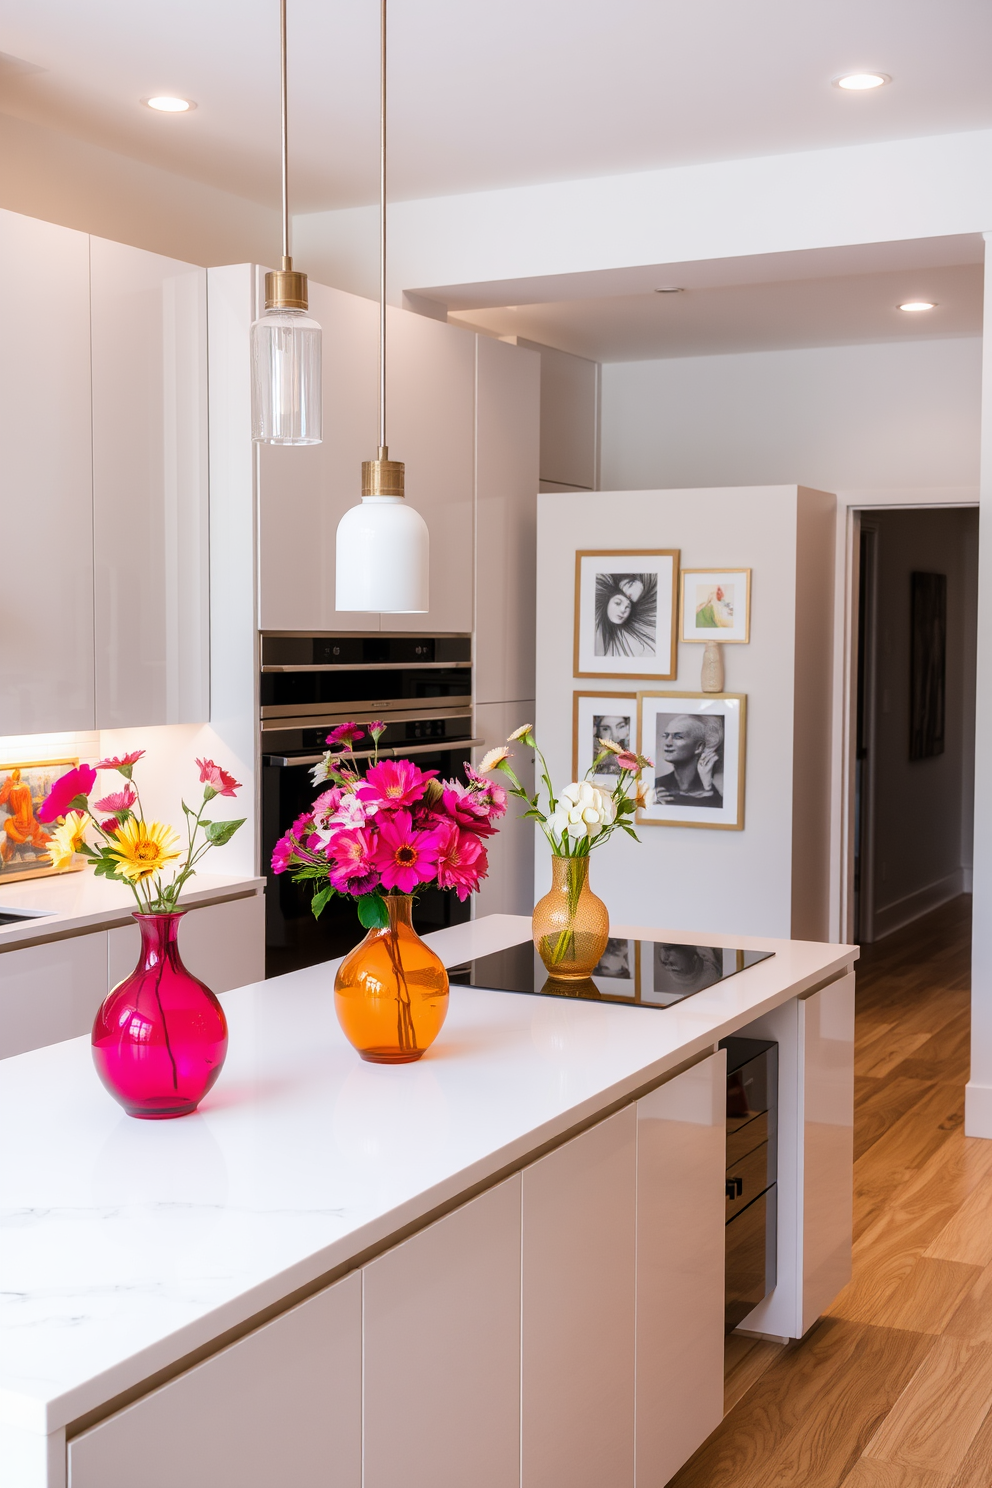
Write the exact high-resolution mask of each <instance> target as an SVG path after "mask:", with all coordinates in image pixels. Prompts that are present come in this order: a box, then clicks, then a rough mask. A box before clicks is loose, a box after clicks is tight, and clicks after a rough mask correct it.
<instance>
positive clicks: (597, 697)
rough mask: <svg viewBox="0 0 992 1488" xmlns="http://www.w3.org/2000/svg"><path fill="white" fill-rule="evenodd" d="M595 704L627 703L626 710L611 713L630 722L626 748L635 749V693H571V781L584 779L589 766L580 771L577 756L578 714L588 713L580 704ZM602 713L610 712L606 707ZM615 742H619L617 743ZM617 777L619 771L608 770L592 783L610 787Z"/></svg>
mask: <svg viewBox="0 0 992 1488" xmlns="http://www.w3.org/2000/svg"><path fill="white" fill-rule="evenodd" d="M595 702H604V703H607V704H609V703H627V704H629V707H628V708H623V709H621V708H614V709H613V710H612V711H613V713H615V714H619V715H620V716H621V717H624V716H625V717H627V718H629V720H630V729H629V737H628V740H627V748H628V749H633V748H634V747H635V745H636V742H637V693H636V692H573V693H572V779H573V780H582V779H584V778H585V772H586V770H587V769H588V768H589V765H587V766H586V767H585V769H581V770H580V765H581V760H580V758H579V754H580V750H579V728H580V717H579V715H580V713H586V712H588V709H587V708H584V707H582V704H584V703H586V704H587V703H595ZM602 711H603V712H604V713H609V712H610V711H611V710H610V709H609V707H607V708H604V709H603V710H602ZM589 727H590V730H591V729H592V718H591V717H590V719H589ZM591 737H592V735H591V733H590V738H591ZM617 742H619V741H617ZM592 758H593V759H594V758H595V755H593V756H592ZM591 763H592V759H590V764H591ZM618 775H619V771H618V770H617V771H612V770H608V771H606V772H604V776H603V780H602V782H601V780H600V777H599V775H594V776H593V777H592V782H593V784H594V785H599V784H600V783H603V784H605V785H607V786H610V785H612V784H615V783H616V777H617V776H618ZM607 776H611V777H612V779H607V778H606V777H607Z"/></svg>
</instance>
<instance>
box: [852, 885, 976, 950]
mask: <svg viewBox="0 0 992 1488" xmlns="http://www.w3.org/2000/svg"><path fill="white" fill-rule="evenodd" d="M964 875H965V870H964V869H963V868H955V870H954V872H953V873H949V874H948V875H947V877H946V878H938V879H937V881H936V883H932V884H927V885H926V887H925V888H922V889H917V890H916V892H915V894H907V895H906V896H905V898H904V899H897V900H896V901H895V903H894V904H887V905H886V906H885V908H884V909H876V910H875V915H874V921H875V923H874V925H873V926H872V929H873V931H874V936H873V938H874V939H875V940H881V939H882V937H883V936H885V935H891V934H892V932H893V931H894V930H901V929H902V927H903V926H904V925H910V924H912V922H913V921H914V920H918V919H919V918H920V916H921V915H925V914H929V913H930V911H931V910H932V909H937V908H939V906H940V905H941V904H946V903H947V901H948V900H949V899H956V898H957V896H958V895H959V894H964V893H966V892H967V890H966V889H965V887H964ZM969 876H970V875H969Z"/></svg>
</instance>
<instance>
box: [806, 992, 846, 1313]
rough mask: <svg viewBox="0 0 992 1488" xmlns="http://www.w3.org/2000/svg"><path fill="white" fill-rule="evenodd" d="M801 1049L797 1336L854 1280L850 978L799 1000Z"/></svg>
mask: <svg viewBox="0 0 992 1488" xmlns="http://www.w3.org/2000/svg"><path fill="white" fill-rule="evenodd" d="M799 1046H800V1049H801V1050H802V1057H803V1069H802V1099H803V1105H802V1133H803V1143H802V1205H803V1228H802V1236H803V1243H802V1331H803V1333H805V1332H806V1331H807V1329H809V1328H811V1327H812V1326H813V1324H814V1323H815V1322H816V1320H817V1318H818V1317H819V1316H820V1314H821V1312H823V1310H824V1308H826V1307H829V1305H830V1303H831V1302H832V1301H833V1300H834V1298H835V1297H836V1295H837V1293H838V1292H839V1291H840V1290H841V1289H842V1288H843V1287H845V1286H846V1285H847V1283H848V1282H849V1281H850V1279H851V1245H852V1234H853V1193H854V973H853V972H849V973H848V974H847V976H844V977H841V978H840V979H839V980H838V981H836V982H831V983H830V985H829V986H827V987H824V988H822V989H821V991H819V992H814V993H813V995H812V997H806V998H802V999H800V1001H799Z"/></svg>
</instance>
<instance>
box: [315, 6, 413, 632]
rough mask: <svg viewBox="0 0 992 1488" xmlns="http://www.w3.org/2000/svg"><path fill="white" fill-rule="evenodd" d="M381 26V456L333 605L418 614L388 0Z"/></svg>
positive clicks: (345, 535)
mask: <svg viewBox="0 0 992 1488" xmlns="http://www.w3.org/2000/svg"><path fill="white" fill-rule="evenodd" d="M379 24H380V37H379V48H380V50H379V453H378V456H377V458H376V459H374V460H365V461H363V463H362V500H361V504H360V505H359V506H353V507H351V509H350V510H349V511H346V512H345V514H344V516H343V517H342V518H341V520H340V522H339V523H338V531H337V563H336V580H335V595H334V605H335V609H338V610H373V611H374V610H378V611H380V612H381V613H383V614H387V615H389V614H392V615H400V614H405V615H411V614H414V615H420V614H424V613H425V611H427V610H428V609H429V608H430V574H429V569H430V534H429V533H428V530H427V523H426V522H425V521H424V519H423V517H422V516H421V515H420V513H419V512H418V511H416V510H415V509H414V508H413V507H412V506H408V505H407V502H406V498H405V496H404V480H405V467H404V465H403V463H402V461H400V460H391V459H390V458H389V449H388V447H387V445H386V0H380V9H379Z"/></svg>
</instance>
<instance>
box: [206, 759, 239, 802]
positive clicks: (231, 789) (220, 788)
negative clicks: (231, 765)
mask: <svg viewBox="0 0 992 1488" xmlns="http://www.w3.org/2000/svg"><path fill="white" fill-rule="evenodd" d="M196 763H197V764H198V765H199V767H200V784H201V785H205V786H207V787H208V788H209V789H210V790H212V791H213V793H214V795H215V796H233V795H234V793H235V791H239V790H240V789H241V781H240V780H235V778H234V776H233V775H229V774H228V773H227V771H226V770H222V769H221V767H220V765H215V764H214V762H213V760H209V759H202V760H201V759H198V760H197V762H196Z"/></svg>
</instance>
